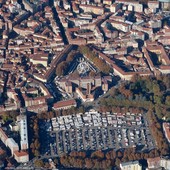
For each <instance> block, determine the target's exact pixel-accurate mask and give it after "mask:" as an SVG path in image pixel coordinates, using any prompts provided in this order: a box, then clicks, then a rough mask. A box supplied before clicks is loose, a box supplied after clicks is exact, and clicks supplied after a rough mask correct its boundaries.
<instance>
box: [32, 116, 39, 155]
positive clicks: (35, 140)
mask: <svg viewBox="0 0 170 170" xmlns="http://www.w3.org/2000/svg"><path fill="white" fill-rule="evenodd" d="M38 122H39V119H38V118H37V116H32V117H31V118H30V131H31V133H30V135H31V137H32V141H31V144H30V149H31V152H32V154H33V155H34V156H39V155H40V152H39V150H40V142H39V125H38Z"/></svg>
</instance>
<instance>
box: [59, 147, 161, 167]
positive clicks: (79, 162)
mask: <svg viewBox="0 0 170 170" xmlns="http://www.w3.org/2000/svg"><path fill="white" fill-rule="evenodd" d="M159 155H160V152H159V151H158V150H157V149H154V150H151V151H150V152H148V153H139V152H137V151H136V149H135V148H126V149H124V150H119V151H115V150H110V151H107V152H103V151H101V150H98V151H94V152H92V153H91V154H90V155H87V154H86V152H77V151H74V152H71V153H70V154H69V155H64V156H62V157H61V158H60V163H61V165H63V166H65V167H75V168H81V169H83V168H87V169H111V168H112V167H115V166H116V167H117V168H119V166H120V162H127V161H134V160H143V159H147V158H154V157H157V156H159Z"/></svg>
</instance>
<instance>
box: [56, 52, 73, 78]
mask: <svg viewBox="0 0 170 170" xmlns="http://www.w3.org/2000/svg"><path fill="white" fill-rule="evenodd" d="M75 57H76V52H75V51H71V52H70V53H69V54H68V56H67V58H66V60H65V61H62V62H61V63H59V64H58V65H57V68H56V75H58V76H62V75H66V73H67V72H68V69H69V68H70V67H69V66H70V65H71V63H72V61H73V60H74V59H75Z"/></svg>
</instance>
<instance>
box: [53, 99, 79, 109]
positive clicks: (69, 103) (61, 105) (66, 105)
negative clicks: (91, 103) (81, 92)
mask: <svg viewBox="0 0 170 170" xmlns="http://www.w3.org/2000/svg"><path fill="white" fill-rule="evenodd" d="M76 106H77V103H76V101H75V100H74V99H71V100H65V101H60V102H57V103H55V104H54V106H53V109H54V110H66V109H70V108H71V107H76Z"/></svg>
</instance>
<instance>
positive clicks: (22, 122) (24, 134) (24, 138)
mask: <svg viewBox="0 0 170 170" xmlns="http://www.w3.org/2000/svg"><path fill="white" fill-rule="evenodd" d="M17 121H18V123H19V129H20V137H21V141H20V142H21V150H26V149H28V147H29V146H28V130H27V116H26V115H19V116H18V117H17Z"/></svg>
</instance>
